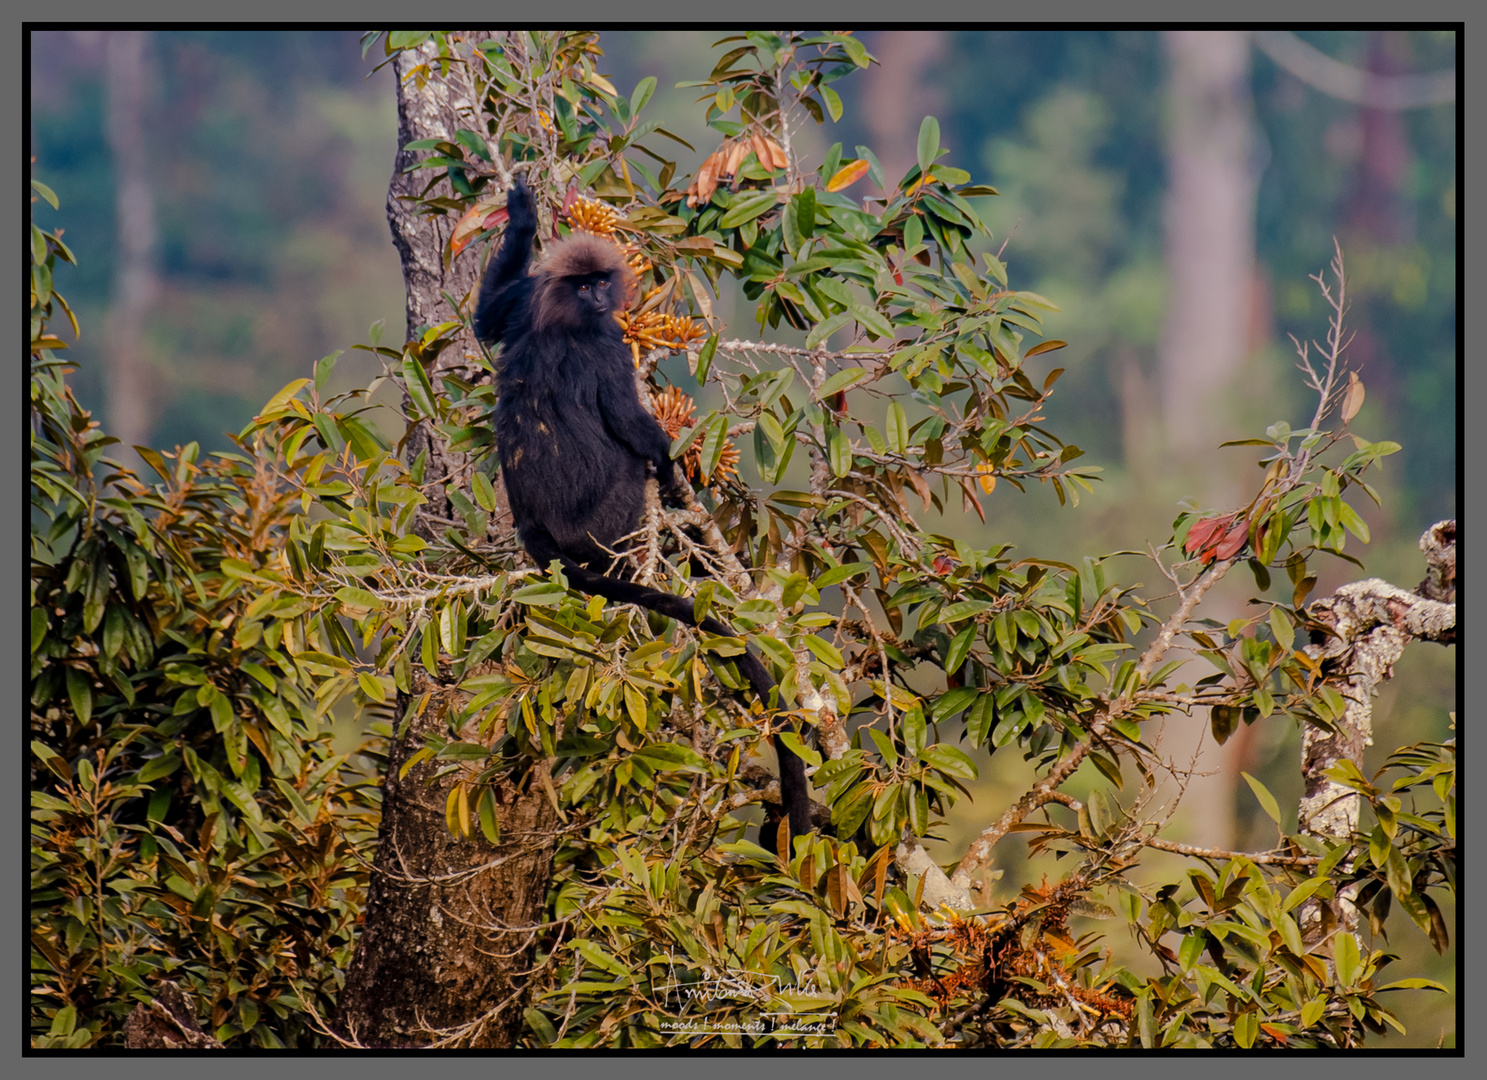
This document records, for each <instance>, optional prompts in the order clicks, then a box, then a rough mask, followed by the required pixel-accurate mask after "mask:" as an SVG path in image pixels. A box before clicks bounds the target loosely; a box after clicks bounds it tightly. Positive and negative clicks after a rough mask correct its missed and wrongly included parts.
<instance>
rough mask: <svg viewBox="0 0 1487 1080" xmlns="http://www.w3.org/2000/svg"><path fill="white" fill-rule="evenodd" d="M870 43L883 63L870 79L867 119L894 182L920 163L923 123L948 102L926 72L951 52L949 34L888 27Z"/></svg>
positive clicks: (865, 94)
mask: <svg viewBox="0 0 1487 1080" xmlns="http://www.w3.org/2000/svg"><path fill="white" fill-rule="evenodd" d="M866 42H867V44H868V47H869V48H871V49H872V52H873V55H875V56H876V57H877V58H878V63H877V65H875V66H874V67H872V68H871V69H869V71H868V73H867V76H866V77H865V79H864V84H863V87H862V91H863V97H864V108H863V111H862V118H863V122H864V123H866V124H867V129H868V132H869V133H870V135H871V138H872V143H873V145H874V146H875V147H878V153H879V160H880V161H881V162H882V164H883V170H884V172H885V173H887V180H888V183H889V185H890V186H891V185H893V184H894V183H896V182H897V181H898V178H899V177H900V176H902V175H903V174H904V173H905V172H907V171H908V168H909V166H911V165H913V164H914V146H915V145H916V141H917V139H918V138H919V125H920V123H921V122H922V121H923V120H924V118H925V117H926V116H930V115H933V114H934V113H936V112H938V111H939V108H940V106H941V105H942V104H943V99H942V95H941V94H940V92H939V90H938V88H936V87H935V86H933V85H932V84H931V83H930V82H929V81H928V80H927V79H926V75H928V74H929V72H930V70H931V69H932V68H933V66H934V64H935V61H937V60H939V59H941V58H942V57H943V56H944V55H945V51H946V41H945V33H944V31H942V30H883V31H879V32H878V33H875V34H873V35H872V36H871V37H870V38H867V39H866Z"/></svg>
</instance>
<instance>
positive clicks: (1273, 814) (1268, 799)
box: [1239, 772, 1281, 825]
mask: <svg viewBox="0 0 1487 1080" xmlns="http://www.w3.org/2000/svg"><path fill="white" fill-rule="evenodd" d="M1239 775H1240V776H1242V777H1244V780H1245V783H1247V784H1249V786H1250V790H1251V791H1253V792H1254V793H1255V798H1256V799H1258V800H1260V807H1261V808H1262V809H1263V810H1264V811H1265V813H1266V814H1268V815H1269V816H1270V820H1271V821H1273V822H1275V823H1276V824H1277V825H1279V824H1280V823H1281V820H1280V804H1278V803H1277V802H1276V801H1275V796H1274V795H1272V794H1270V792H1269V791H1268V790H1267V789H1266V787H1265V785H1264V784H1262V783H1260V781H1258V780H1256V779H1255V778H1254V777H1253V776H1251V775H1250V774H1249V773H1247V772H1241V773H1240V774H1239Z"/></svg>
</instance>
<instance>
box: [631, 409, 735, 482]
mask: <svg viewBox="0 0 1487 1080" xmlns="http://www.w3.org/2000/svg"><path fill="white" fill-rule="evenodd" d="M651 411H652V412H654V413H655V414H656V420H657V422H658V423H660V425H661V427H662V428H663V429H664V430H665V431H666V434H667V435H670V436H671V437H672V438H673V439H675V438H676V437H677V436H678V435H680V434H681V433H682V429H683V428H685V427H686V426H687V425H688V424H690V423H691V422H692V414H693V413H695V412H696V411H697V403H696V402H694V401H693V400H692V399H691V398H690V397H688V396H687V395H686V394H684V393H682V392H681V391H680V390H678V389H677V388H676V387H674V386H668V387H667V388H666V389H665V390H662V391H661V392H659V393H652V394H651ZM682 469H683V471H685V472H686V474H687V478H688V479H690V480H696V479H697V476H698V474H699V473H700V472H701V471H702V443H701V441H698V442H695V443H693V444H692V448H691V449H690V450H688V451H687V454H686V456H685V457H684V458H682ZM737 475H738V447H736V446H734V445H733V444H732V443H731V442H725V443H724V444H723V452H722V454H720V455H719V456H718V469H717V478H718V479H719V480H722V479H724V478H726V477H729V476H737ZM703 479H704V480H710V479H711V478H709V477H703Z"/></svg>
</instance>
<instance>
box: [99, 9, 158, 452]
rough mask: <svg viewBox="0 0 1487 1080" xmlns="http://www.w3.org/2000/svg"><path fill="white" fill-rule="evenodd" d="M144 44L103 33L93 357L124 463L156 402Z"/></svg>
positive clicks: (132, 33) (130, 36)
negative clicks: (102, 166) (98, 334)
mask: <svg viewBox="0 0 1487 1080" xmlns="http://www.w3.org/2000/svg"><path fill="white" fill-rule="evenodd" d="M149 38H150V34H149V32H148V31H146V30H115V31H111V32H110V33H109V34H108V35H107V36H106V37H105V39H104V52H103V71H104V82H105V86H106V87H107V105H106V110H107V113H106V115H107V118H108V125H107V126H108V145H109V150H110V151H111V152H112V153H113V158H114V169H115V171H116V174H117V177H118V190H117V194H116V196H115V199H114V211H115V214H116V215H117V217H118V221H117V223H116V226H115V228H116V233H117V236H118V252H117V257H116V259H115V262H114V289H113V306H112V309H111V310H110V312H109V318H108V348H107V349H104V350H103V351H102V353H101V355H102V356H103V358H104V364H105V373H104V377H105V380H106V382H107V386H108V423H109V427H110V429H111V430H112V431H113V433H114V434H115V435H117V436H118V437H119V442H120V443H121V444H122V449H121V451H120V453H119V455H118V456H119V457H120V458H121V459H122V460H123V461H124V462H126V463H138V461H139V459H138V457H137V455H136V454H135V453H134V451H133V450H132V449H130V448H131V447H134V446H148V445H149V444H150V431H151V429H152V428H153V427H154V426H155V419H156V416H155V412H156V408H157V406H156V401H157V400H158V398H159V395H158V394H157V393H155V390H156V388H157V387H158V384H159V380H158V379H157V378H155V377H153V376H152V374H151V371H150V362H149V360H148V359H147V358H146V356H145V341H144V322H145V316H146V315H147V314H148V313H149V311H150V308H151V307H152V306H153V305H154V303H155V298H156V296H157V295H159V292H160V280H159V278H158V276H157V275H156V273H155V195H154V191H153V190H152V188H151V186H150V167H149V162H150V151H149V148H148V147H147V146H146V145H145V117H144V113H145V94H146V90H147V84H148V81H149V80H148V74H149V68H148V59H147V51H148V49H149V44H150V42H149Z"/></svg>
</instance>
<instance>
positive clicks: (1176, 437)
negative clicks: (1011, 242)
mask: <svg viewBox="0 0 1487 1080" xmlns="http://www.w3.org/2000/svg"><path fill="white" fill-rule="evenodd" d="M1166 44H1167V52H1168V57H1169V60H1170V68H1169V71H1170V81H1169V84H1168V109H1169V111H1168V124H1169V134H1168V144H1167V145H1168V149H1167V168H1168V176H1167V198H1166V257H1167V271H1168V278H1169V288H1170V294H1169V300H1168V305H1167V320H1166V326H1165V328H1164V331H1163V335H1162V343H1161V358H1160V362H1161V371H1162V373H1161V390H1162V413H1163V421H1164V426H1165V428H1166V432H1167V444H1168V449H1169V450H1170V451H1171V453H1172V455H1173V458H1174V460H1178V461H1182V460H1188V459H1189V458H1190V456H1191V455H1194V454H1201V455H1207V454H1208V453H1209V452H1210V451H1212V450H1213V449H1214V446H1215V444H1216V443H1218V442H1219V441H1220V440H1219V439H1218V438H1217V437H1215V434H1214V431H1215V423H1214V422H1215V420H1217V419H1219V418H1220V415H1221V414H1222V413H1223V411H1224V403H1225V401H1226V397H1227V395H1228V392H1229V391H1230V388H1231V387H1232V386H1233V384H1234V381H1235V379H1236V377H1237V376H1238V374H1239V370H1240V366H1241V365H1242V364H1243V362H1244V360H1245V357H1246V356H1247V355H1248V352H1249V337H1250V332H1249V331H1250V303H1251V292H1252V286H1253V279H1254V266H1255V190H1256V177H1255V175H1254V171H1253V167H1252V160H1251V157H1252V153H1253V137H1252V124H1253V118H1252V105H1251V95H1250V87H1249V75H1250V62H1249V41H1248V39H1247V38H1246V37H1245V35H1244V34H1243V33H1240V32H1238V31H1229V30H1172V31H1168V33H1167V34H1166Z"/></svg>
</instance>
